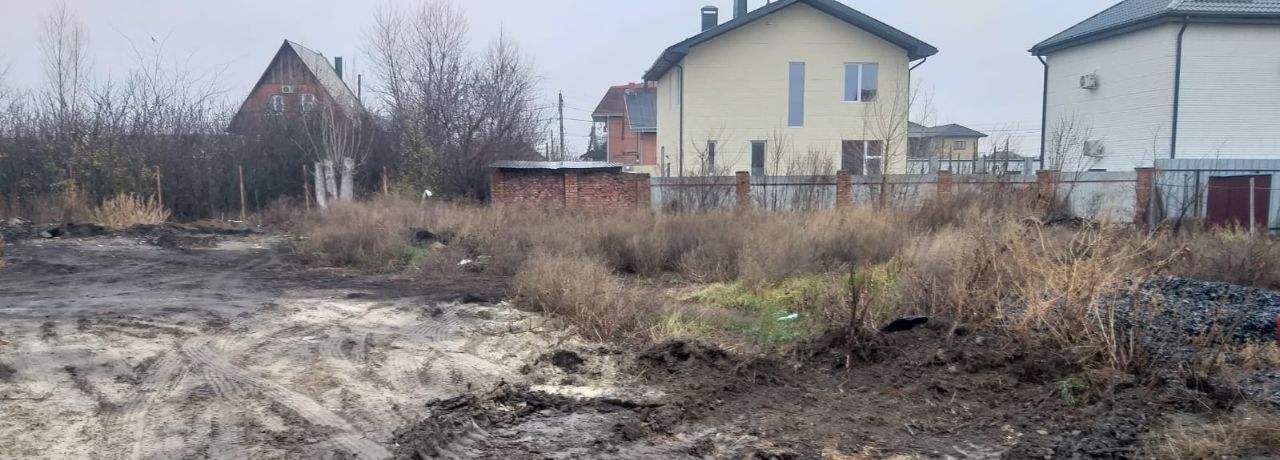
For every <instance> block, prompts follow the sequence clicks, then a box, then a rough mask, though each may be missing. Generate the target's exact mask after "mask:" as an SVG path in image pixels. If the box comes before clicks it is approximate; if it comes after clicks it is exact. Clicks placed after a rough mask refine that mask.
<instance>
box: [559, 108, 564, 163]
mask: <svg viewBox="0 0 1280 460" xmlns="http://www.w3.org/2000/svg"><path fill="white" fill-rule="evenodd" d="M564 159H565V149H564V91H561V92H560V161H564Z"/></svg>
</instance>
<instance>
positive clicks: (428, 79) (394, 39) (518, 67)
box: [369, 0, 547, 198]
mask: <svg viewBox="0 0 1280 460" xmlns="http://www.w3.org/2000/svg"><path fill="white" fill-rule="evenodd" d="M467 30H468V25H467V22H466V18H465V16H464V14H463V12H462V10H461V9H460V8H459V7H458V6H457V4H456V3H454V2H453V1H450V0H428V1H427V2H425V3H423V4H422V5H421V7H419V8H418V9H417V10H413V11H409V12H405V11H400V10H395V9H388V10H384V11H383V12H381V13H380V14H379V15H378V17H377V20H376V22H375V24H374V27H373V30H372V33H371V34H370V37H369V39H370V46H369V48H370V54H371V55H372V56H373V57H374V66H375V69H376V72H377V74H378V77H379V78H380V80H381V82H382V85H381V93H382V96H383V103H384V105H385V106H386V107H387V109H388V111H389V112H390V115H391V119H392V125H393V131H394V133H393V137H394V138H395V139H396V141H395V142H396V144H397V146H396V148H398V149H400V150H401V152H402V155H403V157H404V162H405V169H406V172H407V177H406V179H407V180H408V181H409V182H411V183H412V185H413V186H414V187H432V188H436V189H438V190H440V191H441V192H443V193H446V194H451V195H460V196H469V197H474V198H483V197H485V196H487V193H488V173H487V168H488V166H489V165H490V164H491V163H492V162H493V161H495V160H500V159H528V158H534V157H536V156H537V154H536V147H535V146H536V145H537V144H539V141H540V139H541V137H542V133H543V132H544V131H543V129H542V128H543V127H545V126H546V122H547V120H546V118H545V117H543V116H542V111H541V110H540V109H539V108H538V104H537V96H536V95H537V92H538V91H537V86H536V78H535V76H534V74H533V66H532V63H531V62H530V61H529V60H528V59H527V58H525V57H524V56H523V55H522V54H521V53H520V50H519V47H518V46H517V45H516V44H515V42H513V41H512V40H511V39H510V38H508V36H507V35H506V34H505V33H500V34H499V36H498V37H496V38H495V39H494V40H493V41H492V42H490V44H489V45H488V47H487V48H486V49H485V50H484V51H483V52H480V53H473V52H471V51H470V50H469V48H468V46H469V44H468V42H467Z"/></svg>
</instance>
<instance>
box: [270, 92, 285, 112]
mask: <svg viewBox="0 0 1280 460" xmlns="http://www.w3.org/2000/svg"><path fill="white" fill-rule="evenodd" d="M267 111H268V112H277V113H278V112H283V111H284V95H283V94H272V95H271V98H270V99H268V100H267Z"/></svg>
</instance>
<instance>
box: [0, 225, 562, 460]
mask: <svg viewBox="0 0 1280 460" xmlns="http://www.w3.org/2000/svg"><path fill="white" fill-rule="evenodd" d="M148 235H150V233H148ZM161 236H164V237H165V239H164V240H163V241H152V240H153V238H148V237H147V236H146V235H137V234H132V233H128V232H125V233H120V234H116V235H111V236H96V237H91V238H71V239H52V240H43V239H35V238H30V239H22V240H16V243H15V240H10V243H11V244H10V245H9V246H8V247H7V248H6V251H5V254H4V257H5V260H4V262H5V266H4V267H3V268H0V457H3V458H352V457H354V458H386V457H389V456H390V455H391V454H392V452H393V450H394V445H393V439H392V435H393V431H394V430H395V429H396V428H397V427H400V426H402V425H406V424H410V423H415V422H418V421H420V420H422V419H423V418H424V417H426V416H427V415H428V414H429V410H428V408H427V406H426V405H425V402H426V401H430V400H434V399H440V398H450V397H455V396H457V395H459V394H464V393H467V392H468V391H470V390H472V389H475V388H481V387H486V388H487V387H491V386H492V385H494V384H495V382H499V381H502V380H503V379H514V378H517V377H520V376H522V375H523V374H521V373H520V368H521V366H522V365H523V364H525V363H529V362H534V361H536V360H537V359H538V357H539V356H541V355H542V354H544V353H545V352H546V351H547V350H548V349H550V348H553V347H554V346H555V345H556V344H558V343H561V342H565V340H564V339H563V338H562V337H561V336H560V335H558V333H556V332H554V331H546V330H544V329H543V327H542V325H541V322H540V321H539V320H537V318H532V317H530V316H529V315H526V314H524V313H521V312H518V311H516V310H514V309H512V308H509V307H508V306H506V305H505V304H497V303H493V302H494V301H496V300H499V299H501V292H502V286H501V285H499V284H495V283H494V282H493V280H485V279H476V278H475V277H472V278H469V279H468V280H466V281H459V280H436V281H430V280H428V281H426V282H424V281H422V280H412V282H411V280H396V279H384V278H369V277H361V276H346V275H344V274H342V273H340V272H333V271H325V270H319V269H309V268H305V267H302V266H300V265H298V264H297V263H295V262H294V261H291V260H289V256H288V255H287V254H286V253H285V252H283V251H281V250H277V249H274V246H275V244H274V243H273V241H272V238H270V237H264V236H262V235H246V234H223V235H215V234H212V233H208V234H196V235H192V234H178V233H174V232H173V231H166V232H165V233H163V234H162V235H161ZM191 242H195V243H198V244H194V245H187V244H186V243H191ZM161 246H166V247H161Z"/></svg>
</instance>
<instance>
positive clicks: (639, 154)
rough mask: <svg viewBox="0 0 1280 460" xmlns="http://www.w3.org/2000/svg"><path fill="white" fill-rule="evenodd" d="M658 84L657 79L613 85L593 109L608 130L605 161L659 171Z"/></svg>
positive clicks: (637, 170) (645, 170) (596, 119)
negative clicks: (651, 81) (607, 147)
mask: <svg viewBox="0 0 1280 460" xmlns="http://www.w3.org/2000/svg"><path fill="white" fill-rule="evenodd" d="M657 95H658V87H657V86H656V84H654V83H631V84H626V85H621V86H613V87H610V88H609V91H608V92H606V93H605V95H604V99H601V100H600V104H599V105H597V106H596V110H595V111H594V112H592V114H591V119H592V120H594V121H595V122H596V123H603V124H604V126H605V133H607V134H608V139H609V143H608V146H609V150H608V157H607V158H606V161H608V162H611V163H619V164H624V165H627V166H630V167H631V170H632V171H634V172H641V173H647V174H653V175H661V174H660V171H658V151H657V149H658V147H657V145H658V115H657V113H658V99H657Z"/></svg>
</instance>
